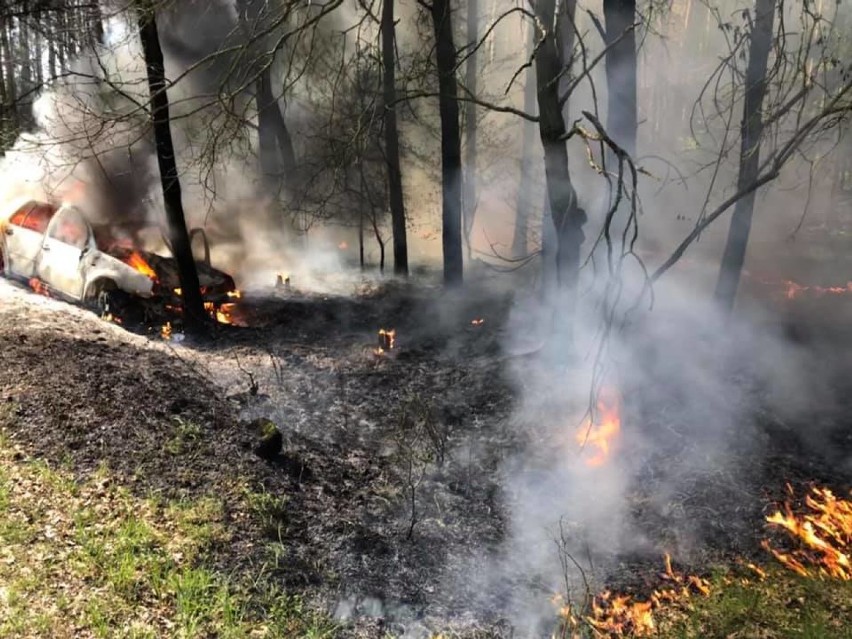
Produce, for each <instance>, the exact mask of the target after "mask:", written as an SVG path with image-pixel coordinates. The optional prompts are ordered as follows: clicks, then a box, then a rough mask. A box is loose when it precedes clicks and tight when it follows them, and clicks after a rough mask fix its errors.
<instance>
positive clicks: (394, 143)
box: [381, 0, 408, 277]
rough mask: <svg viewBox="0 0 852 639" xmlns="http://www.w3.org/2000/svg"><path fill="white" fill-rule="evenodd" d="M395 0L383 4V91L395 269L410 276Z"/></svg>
mask: <svg viewBox="0 0 852 639" xmlns="http://www.w3.org/2000/svg"><path fill="white" fill-rule="evenodd" d="M393 9H394V0H384V4H383V5H382V27H381V28H382V91H383V97H384V101H385V122H384V125H385V131H384V132H385V158H387V165H388V202H389V204H390V212H391V227H392V230H393V272H394V273H395V274H396V275H402V276H406V277H407V276H408V238H407V237H406V231H405V201H404V200H403V195H402V171H401V169H400V162H399V131H398V130H397V125H396V78H395V75H396V56H395V55H394V39H395V27H394V17H393Z"/></svg>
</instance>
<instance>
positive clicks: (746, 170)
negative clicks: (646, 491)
mask: <svg viewBox="0 0 852 639" xmlns="http://www.w3.org/2000/svg"><path fill="white" fill-rule="evenodd" d="M775 2H776V0H755V7H754V12H755V18H754V23H753V24H754V26H753V27H752V33H751V44H750V45H749V60H748V66H747V68H746V78H745V100H744V102H743V119H742V124H741V134H740V135H741V138H742V139H741V141H740V173H739V177H738V179H737V190H744V189H746V188H747V187H748V186H749V185H750V184H752V183H753V182H754V181H755V180H756V179H757V176H758V171H759V170H760V138H761V137H762V135H763V119H762V116H761V110H762V108H763V98H764V96H765V95H766V67H767V64H768V61H769V53H770V52H771V50H772V27H773V23H774V21H775ZM754 196H755V192H754V191H752V192H750V193H749V194H748V195H746V196H745V197H743V198H741V199H740V200H738V201H737V203H736V206H735V207H734V213H733V216H732V217H731V228H730V230H729V231H728V241H727V243H726V244H725V253H724V255H723V256H722V266H721V268H720V270H719V280H718V281H717V283H716V301H717V302H718V303H719V305H720V307H721V309H722V311H723V312H724V313H726V314H730V312H731V310H732V309H733V307H734V301H735V300H736V297H737V288H738V286H739V282H740V273H741V272H742V269H743V263H744V262H745V254H746V247H747V246H748V237H749V233H750V232H751V218H752V214H753V212H754Z"/></svg>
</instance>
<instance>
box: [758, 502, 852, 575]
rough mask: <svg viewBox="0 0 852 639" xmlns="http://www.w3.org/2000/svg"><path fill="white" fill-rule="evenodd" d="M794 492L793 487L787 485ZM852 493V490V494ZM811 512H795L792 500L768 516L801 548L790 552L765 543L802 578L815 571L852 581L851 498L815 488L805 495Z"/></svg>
mask: <svg viewBox="0 0 852 639" xmlns="http://www.w3.org/2000/svg"><path fill="white" fill-rule="evenodd" d="M787 489H788V491H789V492H790V493H791V494H792V488H791V487H790V486H789V485H788V487H787ZM850 494H852V493H850ZM805 506H806V507H807V509H808V511H809V512H804V513H802V514H795V513H794V512H793V507H792V505H791V502H790V500H788V501H786V502H785V503H784V505H783V508H782V509H779V510H776V511H775V512H774V513H772V514H771V515H769V517H767V518H766V521H767V523H769V524H770V525H772V526H776V527H777V528H780V529H781V530H784V531H785V532H786V533H787V534H788V535H789V536H790V537H792V538H793V539H794V540H796V542H797V543H798V545H799V547H798V548H796V549H795V550H792V551H791V552H789V553H786V552H781V551H780V550H778V549H776V548H774V547H773V546H772V544H771V543H770V542H769V540H767V539H764V540H763V542H762V544H761V545H762V546H763V548H764V549H765V550H767V551H768V552H770V553H771V554H772V555H773V556H774V557H775V558H776V559H777V560H778V561H779V562H781V563H782V564H784V565H785V566H786V567H787V568H789V569H790V570H792V571H794V572H796V573H797V574H799V575H801V576H802V577H809V576H811V575H812V573H814V572H815V573H816V574H819V575H822V576H828V577H833V578H836V579H841V580H843V581H849V580H852V557H851V556H850V546H852V501H849V500H846V499H839V498H837V497H835V496H834V493H832V492H831V490H829V489H827V488H819V487H816V486H815V487H813V488H811V491H810V493H809V494H808V495H806V496H805Z"/></svg>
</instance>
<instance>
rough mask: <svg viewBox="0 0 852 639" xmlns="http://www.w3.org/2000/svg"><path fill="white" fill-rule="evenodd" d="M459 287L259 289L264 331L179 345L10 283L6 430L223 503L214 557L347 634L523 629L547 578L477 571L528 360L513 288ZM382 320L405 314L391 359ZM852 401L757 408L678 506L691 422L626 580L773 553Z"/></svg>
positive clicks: (500, 514) (519, 437) (243, 314)
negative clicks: (479, 587)
mask: <svg viewBox="0 0 852 639" xmlns="http://www.w3.org/2000/svg"><path fill="white" fill-rule="evenodd" d="M438 298H439V296H438V295H437V293H436V291H435V290H430V289H428V288H425V287H408V286H403V285H393V284H389V285H385V286H382V287H373V288H366V289H365V290H364V291H362V292H361V293H360V294H358V295H354V296H332V295H307V294H305V295H302V294H298V293H296V292H294V293H291V294H287V295H282V294H277V295H275V294H266V295H260V294H258V295H256V296H248V297H247V299H245V300H244V301H243V302H242V303H241V305H240V309H239V310H238V313H237V316H238V317H239V318H240V319H241V320H242V321H243V322H246V323H248V324H250V326H249V327H222V328H219V329H217V330H216V332H215V334H214V335H212V337H211V338H210V339H209V340H206V341H203V342H195V343H188V342H182V343H164V342H162V341H161V340H160V339H158V338H157V337H155V336H153V337H152V336H143V335H135V334H132V333H130V332H128V331H125V330H124V329H122V328H121V327H118V326H115V325H111V324H107V323H105V322H103V321H101V320H100V319H99V318H97V317H95V316H94V315H92V314H91V313H88V312H86V311H84V310H81V309H77V308H74V307H72V306H69V305H66V304H63V303H61V302H57V301H53V300H46V299H44V298H39V297H37V296H35V295H33V294H31V293H29V292H28V291H25V290H23V289H21V288H18V287H15V286H13V285H10V284H8V283H6V282H2V281H0V358H2V366H0V401H2V402H4V403H6V404H7V407H8V408H9V410H7V411H6V413H5V414H11V415H12V416H13V417H14V419H9V418H6V419H5V420H0V427H2V434H3V435H4V436H5V437H6V438H8V439H9V440H11V441H12V442H14V443H15V444H16V445H18V446H19V447H20V448H21V449H22V450H25V451H26V452H27V454H28V455H31V456H34V457H38V458H42V459H44V460H46V461H48V462H49V463H51V464H61V465H63V466H66V467H68V468H70V469H71V470H73V471H74V473H75V474H77V475H78V476H80V477H86V476H89V475H91V474H92V473H93V472H94V471H95V470H97V469H98V468H99V467H101V466H102V465H104V464H106V465H107V466H108V468H109V469H110V472H111V474H112V476H113V477H114V478H115V479H114V481H117V482H120V483H121V484H122V485H124V486H126V487H127V488H129V489H130V490H131V491H133V492H134V493H137V494H139V495H142V496H150V495H152V494H154V495H159V496H163V497H164V498H169V499H193V498H195V497H199V496H206V495H214V496H217V497H219V498H222V499H223V501H224V504H225V506H226V508H225V516H226V519H227V525H228V527H229V529H230V532H231V536H230V541H229V543H228V544H226V545H223V546H222V547H214V548H210V549H209V552H208V555H207V557H206V561H209V562H210V563H211V565H214V566H215V567H217V568H220V569H221V570H222V571H224V572H228V571H235V570H237V571H251V570H253V569H256V567H257V566H259V565H263V566H265V568H266V570H267V575H269V576H270V578H273V579H275V580H276V581H279V582H280V583H282V584H284V585H285V586H286V587H287V589H288V590H290V591H292V592H300V593H305V594H306V595H308V596H309V597H310V599H311V600H312V601H314V602H315V604H316V605H318V606H323V607H325V608H326V609H327V610H328V611H329V612H330V613H334V614H337V615H338V616H342V617H345V618H347V619H352V618H355V619H356V620H355V621H353V622H352V623H351V624H350V625H349V626H348V628H349V630H348V631H347V632H351V633H353V634H356V635H359V636H382V633H384V632H391V633H398V632H401V631H402V630H403V629H404V628H406V627H409V626H410V625H411V624H417V623H419V622H421V621H422V622H424V623H425V624H426V625H427V626H429V627H432V628H434V629H438V628H440V627H442V626H444V625H449V626H453V627H457V628H458V629H460V630H462V631H465V632H468V633H473V634H476V635H477V636H478V634H479V633H487V634H489V635H495V636H497V635H503V634H506V633H507V632H509V631H508V630H507V628H508V624H509V623H510V621H511V620H507V619H504V618H502V617H503V615H501V610H502V607H503V605H504V603H505V601H506V600H508V599H509V598H511V593H512V590H513V589H514V588H518V587H521V585H522V584H525V585H527V586H528V585H529V583H530V582H534V578H533V576H527V575H517V576H516V578H515V579H514V580H512V579H509V580H507V581H506V583H504V584H502V585H501V586H500V588H497V589H496V590H495V591H494V592H493V593H488V594H487V596H483V595H482V593H477V592H469V591H468V590H466V589H465V587H461V586H459V585H458V584H459V583H462V582H463V581H464V579H463V577H464V574H463V573H464V572H465V571H466V570H469V569H470V563H469V562H470V558H471V557H472V556H477V557H488V556H490V555H497V554H499V552H500V548H501V543H502V542H503V541H504V539H505V536H506V526H507V512H506V508H507V506H506V503H505V499H504V495H503V493H502V492H501V483H500V477H501V467H502V463H503V461H504V460H505V459H506V457H507V456H508V455H510V454H511V453H512V451H515V450H518V449H519V448H521V447H523V446H524V444H525V441H524V438H525V437H526V434H525V432H524V430H523V429H518V428H516V427H515V426H516V425H515V424H513V421H512V410H513V406H514V402H515V401H516V400H517V390H516V388H515V384H514V383H513V381H512V378H511V376H510V373H509V370H508V368H509V360H510V359H511V358H512V357H513V356H510V355H509V354H507V353H506V352H504V351H503V349H502V347H501V344H502V343H503V340H504V326H505V322H506V318H507V315H508V313H509V311H510V308H511V304H512V296H511V295H510V294H508V293H500V292H494V291H493V290H488V289H487V287H482V288H480V289H478V290H477V289H476V288H475V287H474V288H473V289H468V290H466V291H465V292H464V293H463V294H458V295H456V296H455V297H453V298H452V299H450V300H449V301H447V300H443V301H440V302H439V301H438ZM479 318H483V319H484V320H485V322H484V323H483V324H481V325H480V326H474V325H472V324H471V321H472V320H473V319H479ZM798 321H799V320H797V322H798ZM154 328H156V327H154ZM379 328H395V329H396V331H397V342H396V347H395V349H394V350H393V351H392V352H391V353H388V354H385V355H381V356H379V355H376V354H375V353H374V352H373V349H374V348H375V347H376V346H377V345H378V344H377V342H376V339H377V338H376V332H377V330H378V329H379ZM155 332H156V331H155ZM795 337H796V338H797V339H801V340H806V341H809V342H812V343H813V348H814V349H817V350H818V349H821V348H825V346H824V345H825V344H831V343H833V342H832V339H834V336H832V335H830V334H829V333H828V332H827V330H824V327H823V328H820V330H818V331H816V335H813V334H803V333H802V331H801V330H798V331H797V334H796V336H795ZM847 338H848V336H847ZM844 343H848V342H844ZM825 350H826V352H831V350H832V349H831V348H826V349H825ZM515 359H517V357H515ZM521 359H523V358H521ZM844 385H845V387H844ZM849 386H850V383H849V381H848V378H845V379H839V380H838V381H837V388H836V390H837V395H838V396H839V397H844V396H845V397H846V398H848V397H849V396H850V395H849V393H848V390H849ZM849 403H850V402H849V401H848V400H847V401H846V406H843V405H840V406H838V405H833V406H832V407H831V408H830V409H829V408H827V409H826V412H825V414H819V415H817V414H815V415H813V416H812V419H813V420H814V421H815V423H816V422H817V421H818V422H819V423H820V424H821V425H822V426H821V428H820V429H819V433H820V435H819V438H811V437H808V438H803V437H801V436H800V435H799V433H801V432H803V430H804V431H805V432H808V429H802V428H801V427H800V425H796V424H785V423H782V422H781V421H779V420H777V419H775V418H774V416H773V415H772V414H769V413H762V414H756V415H755V416H754V420H755V423H756V424H757V426H758V428H756V429H749V430H748V433H749V434H748V435H747V437H748V438H749V439H750V440H751V439H754V438H757V439H759V440H760V442H759V443H760V446H759V449H760V450H761V455H760V456H759V457H756V456H755V455H754V454H753V451H754V450H755V447H754V446H752V445H750V444H753V443H754V442H752V441H750V442H744V443H743V447H742V450H743V454H742V459H740V460H739V462H738V464H736V467H735V468H734V470H726V471H725V472H718V473H714V472H712V471H708V472H707V473H704V474H700V473H699V474H695V475H694V480H692V481H690V482H688V483H685V484H684V485H682V486H680V487H679V490H678V491H677V492H676V494H672V495H670V496H669V497H668V498H667V500H666V504H665V506H664V507H661V506H660V500H658V499H652V498H653V496H654V495H655V493H656V492H657V491H658V490H660V489H661V486H663V485H666V484H667V483H668V478H669V477H670V476H676V473H677V470H678V469H677V464H678V459H679V457H680V453H681V452H682V451H683V449H684V448H688V447H690V446H700V445H701V443H700V442H691V441H688V440H687V437H686V436H685V435H684V436H682V437H681V436H678V433H677V432H676V428H675V431H674V432H673V436H672V437H670V438H669V439H668V441H669V442H670V445H669V446H668V447H661V449H660V450H658V451H655V452H654V453H653V454H652V455H651V456H650V457H649V458H648V459H649V461H648V462H647V463H646V465H645V466H644V467H643V468H642V469H640V470H639V472H638V474H637V476H636V477H635V478H634V484H635V488H634V489H632V492H631V495H632V497H631V498H632V503H633V508H632V513H631V517H632V519H633V520H634V521H633V525H634V526H635V527H636V528H637V529H639V530H641V531H642V532H643V534H644V535H645V536H646V537H647V538H649V539H651V540H654V542H653V543H651V544H649V545H648V547H647V550H646V551H643V552H634V553H632V554H631V555H630V556H617V557H610V558H605V559H606V560H607V562H608V565H609V570H608V571H607V575H606V580H607V584H606V585H609V586H614V587H617V588H624V589H627V590H637V591H641V590H642V589H643V588H651V587H653V586H654V584H653V581H652V580H649V579H648V576H649V575H654V574H656V573H658V572H659V565H660V555H661V553H662V551H663V549H671V548H672V547H675V548H679V550H680V551H681V552H680V553H679V555H676V559H678V560H680V561H682V562H685V563H686V564H687V567H688V568H689V569H691V570H693V571H695V572H702V571H704V570H707V569H708V568H709V567H710V566H711V565H712V564H713V563H714V562H720V561H731V560H733V559H735V558H741V557H758V556H760V553H761V551H760V549H759V542H760V540H761V539H762V538H763V537H764V536H765V528H764V525H763V516H764V514H765V513H766V511H767V510H768V509H769V508H770V507H771V505H772V503H773V502H774V501H777V500H780V499H783V497H784V485H785V483H787V482H789V483H791V484H793V485H794V486H796V487H797V488H801V487H804V486H806V485H807V484H808V483H809V482H818V483H821V484H825V485H828V486H831V487H834V488H836V489H839V490H841V491H842V490H843V489H846V488H848V486H849V484H850V477H849V475H848V471H849V468H848V466H847V468H846V471H845V472H844V471H842V470H838V469H839V468H841V466H842V462H843V460H845V459H848V458H849V457H848V456H849V454H850V452H852V429H850V425H849V417H848V415H849V412H848V409H849V408H850V407H852V406H850V405H849ZM628 408H629V407H628ZM2 414H4V413H0V415H2ZM259 418H265V419H269V420H271V421H272V422H274V423H275V424H276V425H277V427H278V429H279V430H280V432H281V435H282V441H283V446H282V451H281V453H280V454H279V455H278V456H276V457H275V458H273V459H271V460H263V459H260V458H259V457H258V456H256V455H255V453H254V452H253V451H254V448H255V447H256V446H257V444H258V441H259V440H258V434H257V428H256V423H253V422H255V420H257V419H259ZM744 437H746V436H745V435H744ZM734 449H736V446H734ZM412 493H413V494H414V521H413V523H412V503H411V495H412ZM247 495H250V496H253V497H247ZM258 496H260V497H258ZM258 504H260V506H258ZM686 538H688V539H689V543H685V542H684V539H686ZM271 558H272V559H271ZM448 584H453V587H450V586H448ZM600 585H604V584H600ZM471 589H473V586H471ZM547 594H548V593H542V596H543V597H547Z"/></svg>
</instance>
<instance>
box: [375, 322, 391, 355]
mask: <svg viewBox="0 0 852 639" xmlns="http://www.w3.org/2000/svg"><path fill="white" fill-rule="evenodd" d="M395 345H396V329H393V328H391V329H386V328H380V329H379V347H378V348H376V349H374V350H373V352H374V353H375V354H376V355H384V354H385V352H387V351H392V350H393V348H394V346H395Z"/></svg>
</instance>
